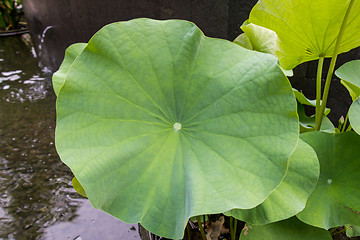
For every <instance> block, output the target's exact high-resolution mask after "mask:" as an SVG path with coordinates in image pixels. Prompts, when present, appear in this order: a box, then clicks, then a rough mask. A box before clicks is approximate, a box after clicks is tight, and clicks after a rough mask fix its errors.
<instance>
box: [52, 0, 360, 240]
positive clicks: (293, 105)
mask: <svg viewBox="0 0 360 240" xmlns="http://www.w3.org/2000/svg"><path fill="white" fill-rule="evenodd" d="M359 9H360V0H331V1H325V2H324V1H322V0H314V1H308V0H280V1H276V2H274V1H271V0H260V1H259V2H258V3H257V4H256V5H255V6H254V8H253V9H252V11H251V13H250V17H249V20H247V21H246V22H245V23H244V24H243V25H242V29H243V31H244V33H243V34H242V35H240V36H239V37H238V38H237V39H236V40H235V43H236V44H235V43H232V42H229V41H226V40H222V39H215V38H209V37H206V36H204V34H203V33H202V32H201V30H200V29H199V28H198V27H197V26H196V25H194V24H193V23H191V22H188V21H183V20H166V21H158V20H152V19H145V18H141V19H134V20H131V21H126V22H118V23H113V24H110V25H107V26H105V27H104V28H102V29H101V30H100V31H99V32H97V33H96V34H95V35H94V36H93V37H92V39H91V40H90V41H89V42H88V43H78V44H74V45H72V46H70V47H69V48H68V49H67V51H66V54H65V59H64V61H63V64H62V65H61V67H60V69H59V71H58V72H56V73H55V74H54V76H53V85H54V90H55V93H56V95H57V97H58V98H57V127H56V148H57V151H58V153H59V155H60V157H61V159H62V161H63V162H64V163H65V164H66V165H68V166H69V167H70V168H71V170H72V171H73V173H74V175H75V178H74V181H73V183H74V187H75V188H76V189H77V191H78V192H79V193H81V194H82V195H85V196H87V197H88V199H89V200H90V202H91V203H92V205H93V206H94V207H96V208H101V209H102V210H104V211H106V212H108V213H110V214H111V215H113V216H115V217H117V218H119V219H120V220H122V221H124V222H128V223H137V222H140V223H141V224H142V226H144V227H145V228H146V229H147V230H149V231H150V232H152V233H154V234H156V235H159V236H162V237H166V238H172V239H180V238H183V237H184V230H185V228H186V226H188V229H187V230H186V231H185V237H186V238H187V239H190V235H192V233H191V231H190V229H189V228H190V225H191V224H193V223H194V222H197V223H198V226H199V231H200V233H199V235H198V236H199V238H200V239H204V240H205V239H216V238H217V237H218V236H219V234H221V233H222V232H227V233H229V234H228V236H227V238H228V239H231V240H235V239H239V238H240V239H284V240H286V239H295V240H296V239H316V240H318V239H324V240H326V239H332V235H336V234H339V233H340V232H346V234H347V235H348V236H349V237H352V236H359V235H360V231H359V226H360V213H359V211H360V188H359V186H360V178H359V176H360V159H359V158H360V157H359V156H360V148H359V145H360V136H359V135H358V134H359V133H360V110H359V108H360V100H359V96H360V72H359V69H360V68H359V67H360V66H359V62H360V61H352V62H349V63H347V64H345V65H344V66H342V67H340V68H339V69H338V70H337V71H336V75H337V76H338V77H339V78H341V79H342V83H343V85H344V86H345V87H346V88H347V89H348V90H349V93H350V95H351V97H352V99H353V104H352V105H351V107H350V110H349V113H348V114H347V116H346V118H345V119H344V120H341V121H340V124H339V126H333V125H332V123H331V122H330V121H329V120H328V119H327V117H326V115H327V114H328V113H329V111H330V109H328V108H326V103H327V98H328V92H329V88H330V83H331V79H332V78H333V75H334V70H335V63H336V59H337V56H338V54H340V53H343V52H347V51H349V50H351V49H353V48H356V47H358V46H360V38H359V29H360V11H359ZM325 58H331V63H330V66H329V69H328V74H327V76H326V77H324V78H326V82H325V86H324V90H323V91H322V86H321V80H322V79H323V76H322V72H323V63H324V59H325ZM312 60H317V61H318V72H317V78H316V83H317V84H316V93H317V96H316V100H309V99H307V98H306V96H304V95H303V94H302V93H301V92H299V91H297V90H296V89H293V88H292V86H291V84H290V82H289V80H288V78H287V77H286V75H287V76H291V75H292V71H291V70H292V69H293V68H294V67H296V66H298V65H299V64H301V63H304V62H307V61H312ZM303 105H309V106H313V107H315V112H316V114H315V115H314V116H306V115H305V113H304V107H303ZM353 130H354V131H353ZM214 214H222V215H216V216H220V217H219V218H217V219H216V220H215V221H210V219H212V216H215V215H214ZM224 216H226V217H224ZM189 219H191V220H189ZM240 221H241V222H244V223H246V224H245V226H241V228H242V231H241V234H240V225H239V226H237V223H238V222H240ZM225 222H226V225H227V230H226V231H225V230H224V231H219V230H218V228H219V226H217V227H216V226H215V225H216V224H219V223H220V224H221V225H222V224H224V223H225ZM190 223H191V224H190ZM204 228H205V229H204ZM220 228H221V226H220ZM216 229H217V230H216ZM192 238H194V237H192Z"/></svg>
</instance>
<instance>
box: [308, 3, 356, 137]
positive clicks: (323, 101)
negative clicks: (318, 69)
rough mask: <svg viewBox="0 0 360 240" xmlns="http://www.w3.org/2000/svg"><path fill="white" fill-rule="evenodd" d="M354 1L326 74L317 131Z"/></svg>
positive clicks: (347, 12) (347, 13) (346, 15)
mask: <svg viewBox="0 0 360 240" xmlns="http://www.w3.org/2000/svg"><path fill="white" fill-rule="evenodd" d="M354 2H355V0H351V1H350V3H349V7H348V9H347V10H346V13H345V17H344V20H343V22H342V24H341V27H340V31H339V35H338V37H337V39H336V43H335V48H334V52H333V55H332V58H331V62H330V66H329V70H328V73H327V76H326V81H325V87H324V93H323V99H322V103H321V107H320V110H319V113H318V114H319V117H318V118H317V119H316V122H315V131H319V130H320V127H321V123H322V119H323V116H324V111H325V107H326V102H327V99H328V95H329V89H330V83H331V79H332V76H333V73H334V69H335V63H336V59H337V55H338V54H339V50H340V43H341V40H342V37H343V35H344V31H345V28H346V24H347V22H348V19H349V15H350V12H351V9H352V7H353V6H354Z"/></svg>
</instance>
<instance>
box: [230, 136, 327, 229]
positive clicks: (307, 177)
mask: <svg viewBox="0 0 360 240" xmlns="http://www.w3.org/2000/svg"><path fill="white" fill-rule="evenodd" d="M319 173H320V169H319V162H318V160H317V156H316V153H315V151H314V150H313V149H312V148H311V147H310V146H309V145H308V144H306V143H305V142H303V141H302V140H300V141H299V143H298V146H297V148H296V149H295V151H294V153H293V154H292V156H291V158H290V161H289V168H288V171H287V173H286V175H285V178H284V180H283V181H282V182H281V183H280V185H279V186H278V187H277V188H276V189H275V190H274V191H273V192H272V193H271V194H270V195H269V197H268V198H266V200H265V201H264V202H263V203H261V204H260V205H259V206H257V207H255V208H253V209H233V210H231V211H229V212H227V213H225V214H226V215H232V216H233V217H235V218H237V219H240V220H242V221H245V222H247V223H251V224H268V223H271V222H276V221H280V220H283V219H287V218H289V217H292V216H294V215H296V214H297V213H299V212H300V211H301V210H303V209H304V208H305V204H306V201H307V199H308V197H309V196H310V194H311V192H312V191H313V190H314V188H315V185H316V182H317V180H318V177H319Z"/></svg>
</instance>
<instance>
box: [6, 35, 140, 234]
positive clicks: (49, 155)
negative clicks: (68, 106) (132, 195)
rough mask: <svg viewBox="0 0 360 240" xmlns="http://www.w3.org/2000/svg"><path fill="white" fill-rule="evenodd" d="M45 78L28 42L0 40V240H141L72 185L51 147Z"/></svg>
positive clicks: (51, 106) (51, 110) (50, 99)
mask: <svg viewBox="0 0 360 240" xmlns="http://www.w3.org/2000/svg"><path fill="white" fill-rule="evenodd" d="M49 78H50V74H49V73H48V72H47V71H44V70H41V69H40V68H39V67H38V65H37V63H36V61H35V59H34V56H33V50H32V48H31V45H29V44H26V41H23V40H22V39H21V38H20V37H11V38H10V37H7V38H0V239H19V240H22V239H24V240H25V239H26V240H28V239H46V240H47V239H49V240H50V239H71V240H72V239H83V240H86V239H88V240H94V239H126V240H131V239H140V238H139V237H138V234H137V231H136V229H135V228H134V227H136V226H135V225H134V226H133V225H127V224H124V223H122V222H120V221H119V220H117V219H115V218H113V217H111V216H109V215H107V214H106V213H104V212H102V211H99V210H95V209H93V208H92V207H91V205H90V204H89V202H88V201H87V200H86V199H82V198H81V197H80V196H79V195H78V194H77V193H76V192H74V190H73V189H72V186H71V179H72V175H71V172H70V171H69V169H68V168H67V167H66V166H65V165H64V164H63V163H62V162H61V161H60V160H59V158H58V155H57V153H56V151H55V147H54V130H55V96H54V94H53V92H52V89H51V84H50V81H49Z"/></svg>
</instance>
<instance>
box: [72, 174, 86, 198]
mask: <svg viewBox="0 0 360 240" xmlns="http://www.w3.org/2000/svg"><path fill="white" fill-rule="evenodd" d="M71 182H72V185H73V188H74V189H75V191H76V192H77V193H78V194H80V195H81V196H83V197H86V192H85V190H84V188H83V187H82V186H81V184H80V182H79V180H77V178H76V177H74V178H73V179H72V181H71Z"/></svg>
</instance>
